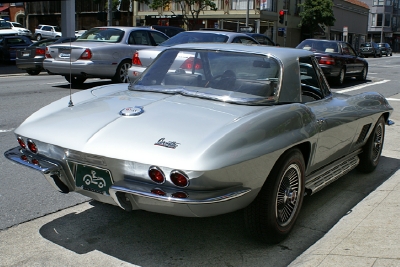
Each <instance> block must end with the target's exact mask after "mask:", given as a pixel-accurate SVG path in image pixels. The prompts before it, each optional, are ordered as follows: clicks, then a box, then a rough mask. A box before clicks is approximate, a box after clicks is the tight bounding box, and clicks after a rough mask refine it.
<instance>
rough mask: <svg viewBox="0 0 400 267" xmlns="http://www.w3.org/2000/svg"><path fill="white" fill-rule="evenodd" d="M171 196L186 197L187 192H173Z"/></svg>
mask: <svg viewBox="0 0 400 267" xmlns="http://www.w3.org/2000/svg"><path fill="white" fill-rule="evenodd" d="M172 197H175V198H188V194H186V193H185V192H175V193H173V194H172Z"/></svg>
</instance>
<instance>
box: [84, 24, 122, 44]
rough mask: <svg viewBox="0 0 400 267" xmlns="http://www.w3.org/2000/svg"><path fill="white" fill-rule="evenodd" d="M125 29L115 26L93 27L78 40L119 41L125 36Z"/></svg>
mask: <svg viewBox="0 0 400 267" xmlns="http://www.w3.org/2000/svg"><path fill="white" fill-rule="evenodd" d="M124 33H125V32H124V31H122V30H120V29H114V28H93V29H90V30H88V31H86V32H85V33H84V34H82V35H81V36H80V37H78V39H76V41H77V42H106V43H119V42H120V41H121V39H122V37H124Z"/></svg>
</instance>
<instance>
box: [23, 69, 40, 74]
mask: <svg viewBox="0 0 400 267" xmlns="http://www.w3.org/2000/svg"><path fill="white" fill-rule="evenodd" d="M26 73H28V74H29V75H38V74H39V73H40V70H26Z"/></svg>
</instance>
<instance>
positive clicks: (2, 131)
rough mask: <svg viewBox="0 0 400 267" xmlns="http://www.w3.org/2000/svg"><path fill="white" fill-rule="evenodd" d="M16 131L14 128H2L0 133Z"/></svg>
mask: <svg viewBox="0 0 400 267" xmlns="http://www.w3.org/2000/svg"><path fill="white" fill-rule="evenodd" d="M12 131H14V128H12V129H8V130H0V133H8V132H12Z"/></svg>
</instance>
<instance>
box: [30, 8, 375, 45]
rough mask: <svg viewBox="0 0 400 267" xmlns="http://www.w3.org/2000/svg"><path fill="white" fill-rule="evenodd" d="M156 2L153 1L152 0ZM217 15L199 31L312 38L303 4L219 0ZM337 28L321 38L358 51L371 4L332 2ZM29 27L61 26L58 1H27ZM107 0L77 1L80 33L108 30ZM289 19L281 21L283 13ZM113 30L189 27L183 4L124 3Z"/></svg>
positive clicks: (208, 15)
mask: <svg viewBox="0 0 400 267" xmlns="http://www.w3.org/2000/svg"><path fill="white" fill-rule="evenodd" d="M150 1H151V0H150ZM214 2H215V4H216V7H217V11H213V10H210V9H206V10H204V11H202V12H200V14H199V20H197V21H196V24H195V27H194V29H198V28H219V29H228V30H233V31H249V30H250V31H252V32H258V33H262V34H265V35H267V36H268V37H270V38H271V39H272V40H274V41H275V42H276V43H278V44H279V45H280V46H285V47H295V46H296V45H297V44H298V43H299V42H301V40H302V39H304V38H306V37H307V36H304V35H302V32H301V28H300V27H299V24H300V20H301V18H300V12H301V8H300V7H299V4H301V3H302V2H304V0H214ZM333 4H334V5H333V12H334V15H335V17H336V22H335V25H334V26H332V27H327V28H326V29H325V30H324V31H322V32H320V33H319V34H318V36H316V37H317V38H324V39H337V40H344V39H346V40H348V41H350V42H351V43H352V44H353V45H354V46H355V47H356V48H358V44H359V43H362V42H363V40H365V39H366V38H367V29H368V10H369V9H368V5H367V4H365V3H364V2H361V1H359V0H333ZM25 7H26V24H25V25H27V27H28V28H29V29H30V30H31V31H34V29H35V27H36V26H37V25H38V24H50V25H56V26H60V21H61V7H60V2H59V1H43V2H27V3H25ZM106 7H107V0H100V1H96V2H95V1H83V0H76V1H75V13H76V16H75V25H76V30H80V29H89V28H92V27H95V26H102V25H106V23H109V22H110V21H107V16H106V14H107V13H106ZM280 10H284V11H285V18H284V21H283V22H282V23H280V22H279V15H278V13H279V11H280ZM114 14H115V16H114V18H113V19H112V21H111V24H110V25H121V26H122V25H124V26H134V25H154V24H158V25H169V26H179V27H185V26H184V23H183V20H182V9H181V6H180V5H179V4H178V3H175V2H167V1H166V4H165V6H164V7H163V8H159V9H157V10H153V9H151V8H150V7H149V5H147V4H145V3H142V2H138V1H133V0H130V1H121V5H120V6H119V7H118V11H117V12H114Z"/></svg>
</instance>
